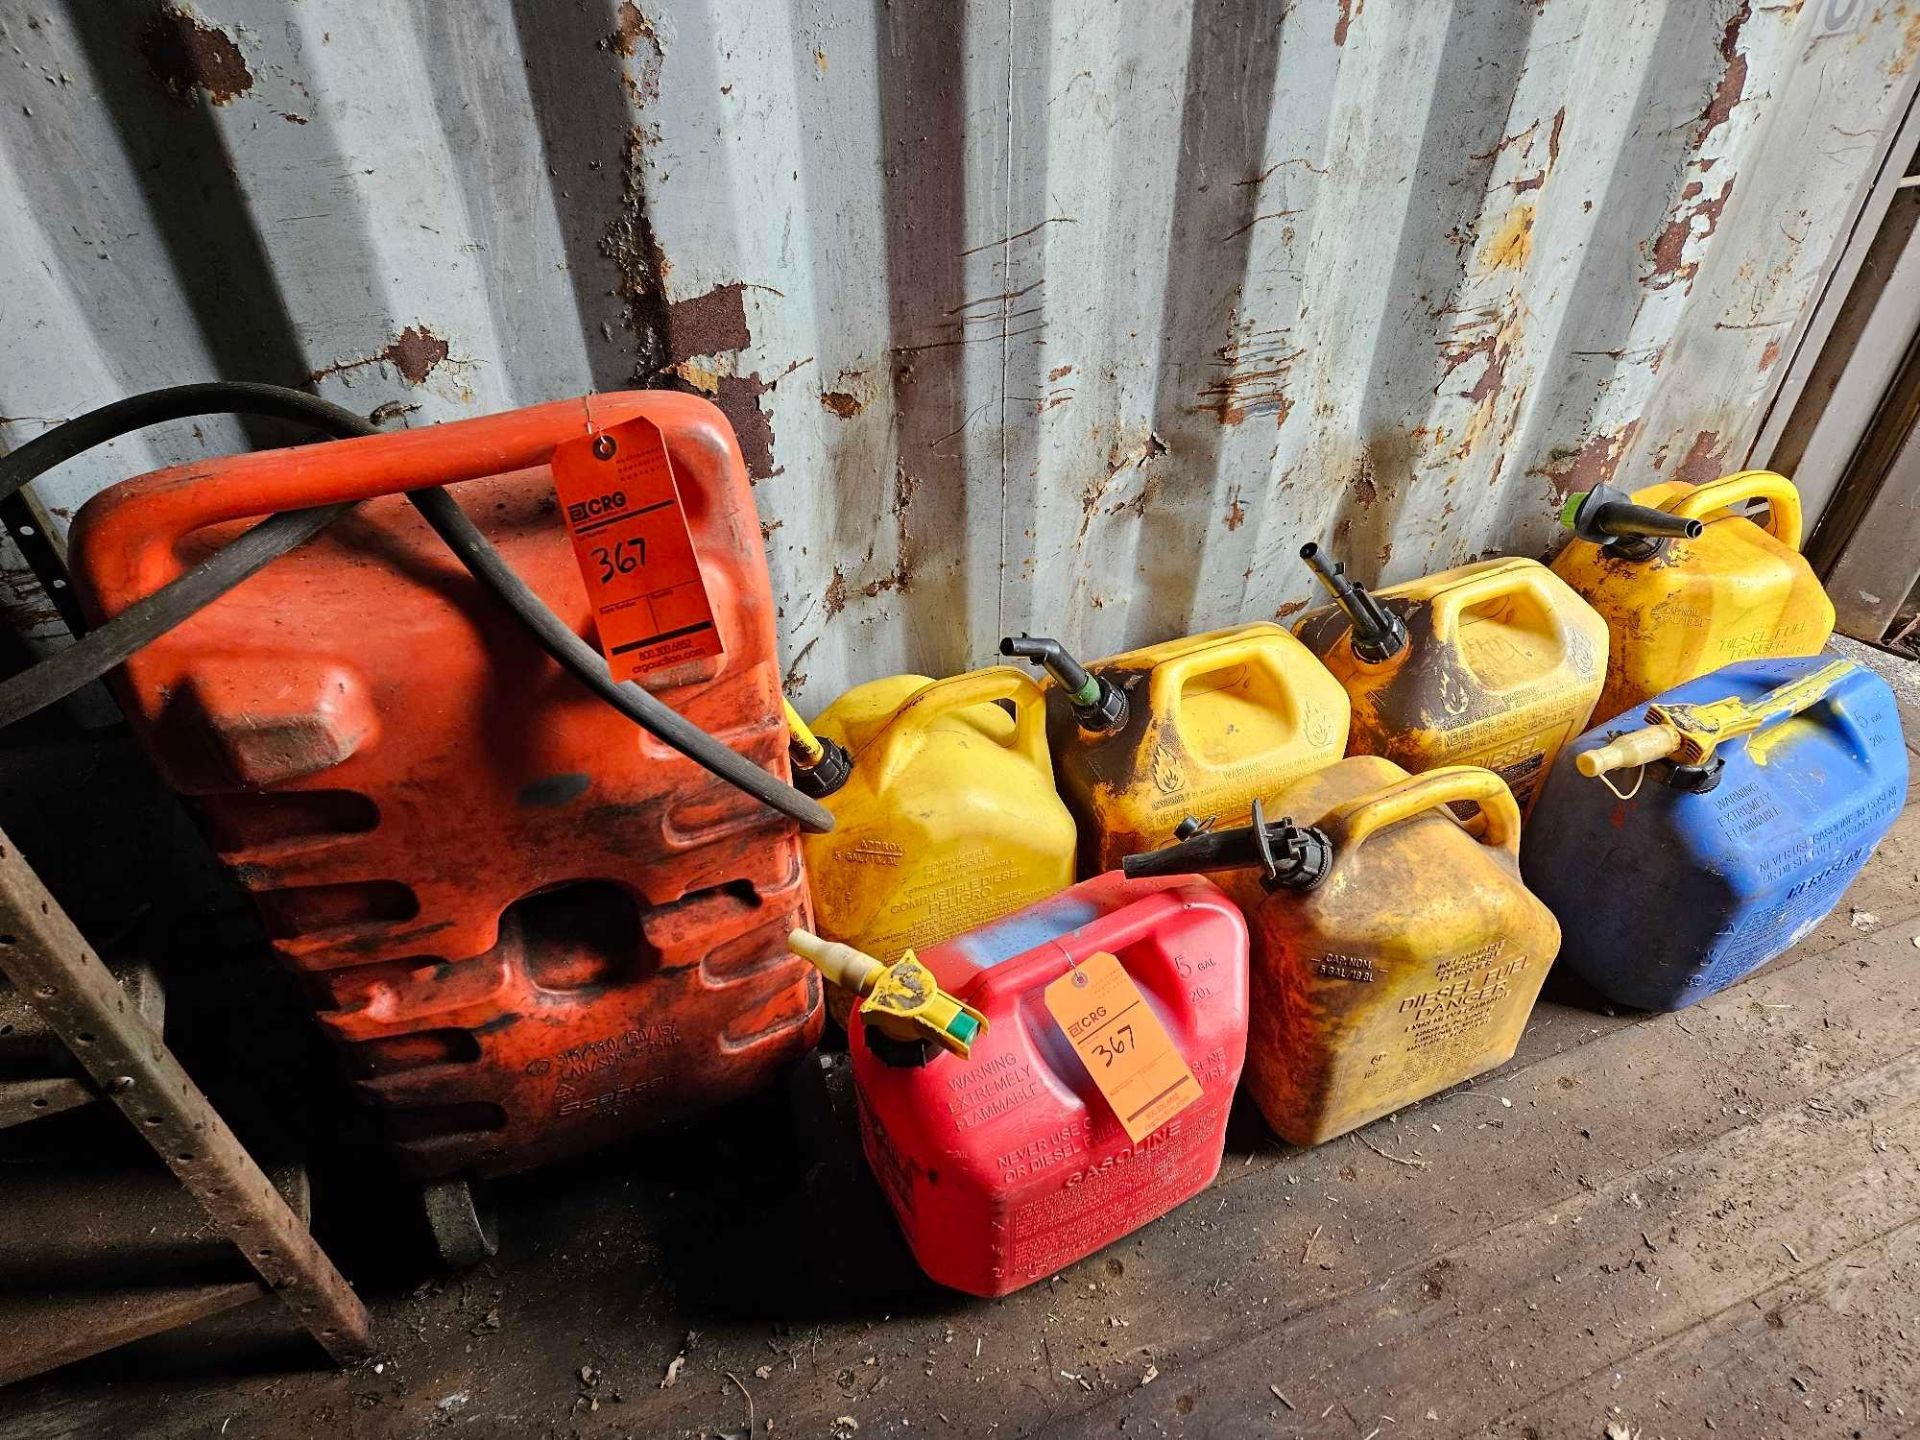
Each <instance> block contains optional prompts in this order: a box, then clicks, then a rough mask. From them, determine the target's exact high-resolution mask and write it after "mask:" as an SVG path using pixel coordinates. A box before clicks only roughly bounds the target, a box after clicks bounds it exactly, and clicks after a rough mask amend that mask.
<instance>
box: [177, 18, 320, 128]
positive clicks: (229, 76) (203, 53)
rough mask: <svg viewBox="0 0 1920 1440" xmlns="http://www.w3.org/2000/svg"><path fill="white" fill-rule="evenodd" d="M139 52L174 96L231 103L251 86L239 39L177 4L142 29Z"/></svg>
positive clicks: (251, 79)
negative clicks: (200, 96) (204, 97)
mask: <svg viewBox="0 0 1920 1440" xmlns="http://www.w3.org/2000/svg"><path fill="white" fill-rule="evenodd" d="M140 54H141V56H142V58H143V59H145V60H146V62H147V68H148V69H149V70H150V71H152V72H153V76H154V78H155V79H156V80H158V81H159V82H160V83H161V84H162V85H164V86H166V88H167V92H168V93H169V94H170V95H172V96H173V97H174V98H175V99H176V100H192V99H193V97H194V96H195V95H196V94H199V95H204V96H206V97H207V99H208V100H210V101H211V102H213V103H214V104H215V105H231V104H232V103H233V102H234V101H235V100H236V99H238V98H239V97H240V96H242V95H244V94H246V93H247V92H248V91H249V90H251V89H252V88H253V71H252V70H251V69H249V68H248V66H247V57H246V56H245V55H243V54H241V53H240V46H239V43H238V42H237V41H235V40H234V38H233V37H232V36H231V35H229V34H227V32H226V31H224V30H220V29H216V28H215V27H214V26H212V25H208V24H206V23H205V22H203V21H201V20H198V19H196V18H195V17H193V16H192V15H189V14H188V13H187V12H186V11H185V10H181V9H178V8H176V7H172V6H169V7H168V8H166V9H164V10H162V11H160V12H159V13H158V14H156V15H155V16H154V17H153V19H152V20H151V21H150V22H149V23H148V25H147V28H146V29H145V30H144V31H142V32H141V35H140ZM290 118H291V117H290ZM301 123H302V124H304V123H306V122H304V121H302V122H301Z"/></svg>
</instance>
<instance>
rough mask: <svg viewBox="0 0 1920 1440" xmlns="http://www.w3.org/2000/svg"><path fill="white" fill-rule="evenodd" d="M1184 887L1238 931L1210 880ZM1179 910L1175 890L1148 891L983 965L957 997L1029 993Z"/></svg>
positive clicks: (1230, 908) (1142, 935)
mask: <svg viewBox="0 0 1920 1440" xmlns="http://www.w3.org/2000/svg"><path fill="white" fill-rule="evenodd" d="M1188 887H1195V888H1199V889H1202V890H1206V891H1212V893H1214V894H1215V895H1220V904H1221V907H1222V908H1223V911H1225V912H1227V913H1230V914H1232V915H1233V917H1234V918H1236V919H1238V920H1240V921H1241V924H1242V926H1243V927H1244V925H1245V923H1246V922H1245V917H1244V916H1242V915H1241V914H1240V911H1239V910H1238V909H1237V908H1236V907H1235V906H1234V905H1233V904H1232V903H1231V902H1230V901H1228V900H1227V899H1226V897H1225V896H1224V895H1221V893H1220V891H1219V890H1218V889H1217V888H1216V887H1215V886H1214V885H1213V883H1212V882H1211V881H1209V880H1206V879H1203V878H1201V877H1200V876H1197V875H1190V876H1186V877H1183V881H1182V885H1181V887H1180V888H1181V889H1185V888H1188ZM1042 903H1043V904H1044V903H1045V902H1042ZM1185 907H1186V899H1185V897H1183V896H1182V895H1181V894H1180V893H1179V890H1175V889H1169V890H1154V891H1150V892H1149V893H1147V894H1145V895H1142V896H1141V897H1140V898H1139V899H1137V900H1134V901H1131V902H1130V903H1128V904H1126V905H1123V906H1121V907H1120V908H1119V909H1118V910H1109V911H1107V912H1106V913H1105V914H1103V915H1099V916H1096V917H1095V918H1094V919H1092V920H1089V921H1088V922H1087V923H1086V924H1085V925H1082V926H1080V927H1079V928H1078V929H1075V930H1069V931H1067V932H1066V933H1065V934H1064V935H1057V936H1055V937H1054V938H1053V939H1052V940H1050V941H1046V942H1043V943H1042V944H1040V945H1037V946H1035V947H1034V953H1032V954H1030V955H1028V956H1026V957H1025V958H1024V959H1019V960H1013V961H1009V962H1008V963H1006V964H1002V965H992V966H989V967H988V968H987V969H985V970H982V971H981V972H980V974H979V976H978V978H976V979H975V980H974V981H973V983H972V984H971V985H969V986H967V987H966V989H965V991H963V992H962V993H963V994H964V995H965V997H966V998H967V1000H968V1001H969V1002H972V1003H978V1002H980V1001H982V1000H984V999H985V998H986V997H987V996H989V995H1018V994H1020V993H1021V992H1023V991H1025V990H1028V989H1030V988H1031V987H1032V985H1033V982H1034V980H1035V979H1036V978H1037V977H1038V976H1040V975H1053V974H1058V973H1059V972H1060V969H1061V967H1062V965H1063V964H1068V963H1071V964H1075V965H1077V964H1079V963H1080V962H1081V961H1082V960H1085V959H1087V958H1088V957H1089V956H1091V955H1097V954H1099V953H1100V952H1101V951H1105V952H1106V953H1107V954H1109V955H1121V954H1122V952H1124V951H1125V950H1126V949H1127V947H1128V946H1130V945H1134V944H1137V943H1138V942H1140V941H1141V940H1144V939H1146V938H1147V937H1148V936H1150V935H1152V934H1153V933H1154V931H1155V930H1156V929H1158V928H1159V927H1160V926H1162V925H1164V924H1166V922H1167V920H1168V918H1169V917H1170V916H1173V915H1175V914H1178V913H1179V912H1180V911H1181V910H1182V909H1184V908H1185Z"/></svg>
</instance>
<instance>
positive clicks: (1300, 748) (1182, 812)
mask: <svg viewBox="0 0 1920 1440" xmlns="http://www.w3.org/2000/svg"><path fill="white" fill-rule="evenodd" d="M1000 651H1001V653H1002V654H1003V655H1019V656H1023V657H1024V658H1026V659H1028V660H1031V661H1033V662H1034V663H1036V664H1040V665H1044V666H1045V667H1046V668H1047V671H1048V673H1049V675H1050V676H1051V683H1050V684H1049V685H1048V687H1047V730H1048V734H1049V736H1050V738H1051V739H1052V742H1053V759H1054V766H1055V771H1056V774H1057V776H1058V780H1059V785H1060V793H1061V795H1062V796H1063V797H1065V799H1066V802H1067V806H1068V808H1069V809H1070V810H1071V811H1072V812H1073V817H1074V819H1075V820H1076V821H1077V822H1078V823H1079V827H1080V870H1081V874H1082V875H1084V876H1092V875H1098V874H1100V873H1102V872H1103V871H1107V870H1111V869H1113V868H1114V867H1115V866H1117V865H1118V864H1119V863H1120V860H1121V857H1122V856H1125V855H1130V854H1132V853H1133V852H1134V851H1136V850H1147V849H1151V848H1153V847H1154V846H1157V845H1164V844H1166V843H1167V842H1168V841H1169V840H1171V839H1172V838H1173V832H1174V827H1175V826H1177V825H1178V824H1179V823H1180V821H1181V819H1182V818H1183V817H1185V816H1188V815H1194V816H1202V817H1212V818H1213V819H1214V820H1215V821H1216V822H1217V823H1220V824H1226V825H1231V824H1235V823H1237V822H1239V821H1242V820H1244V819H1246V817H1247V813H1248V807H1249V806H1251V805H1252V803H1253V801H1254V800H1255V799H1256V798H1257V797H1259V796H1261V795H1270V794H1272V793H1273V792H1274V791H1276V790H1279V789H1282V788H1284V787H1285V786H1287V785H1289V784H1291V783H1292V782H1293V781H1294V780H1297V779H1298V778H1299V777H1300V776H1302V775H1305V774H1307V773H1309V772H1311V771H1313V770H1317V769H1319V768H1320V767H1321V766H1323V765H1330V764H1332V763H1333V762H1334V761H1335V760H1338V759H1339V758H1340V756H1341V754H1342V753H1344V750H1345V747H1346V743H1347V720H1348V710H1349V706H1348V704H1347V697H1346V692H1345V691H1343V690H1342V689H1341V688H1340V685H1339V682H1338V681H1336V680H1335V679H1334V678H1333V676H1331V675H1329V674H1328V673H1327V670H1326V667H1325V666H1323V665H1322V664H1321V663H1320V662H1319V661H1318V660H1315V659H1314V658H1313V656H1311V655H1309V654H1308V653H1307V652H1306V650H1305V648H1304V647H1302V646H1301V644H1300V642H1299V641H1297V640H1295V639H1294V638H1293V636H1291V635H1289V634H1288V633H1287V632H1286V631H1285V630H1284V629H1283V628H1281V627H1280V626H1278V625H1274V624H1271V623H1268V622H1266V621H1260V622H1257V623H1254V624H1250V625H1240V626H1236V627H1235V628H1233V629H1230V630H1214V631H1210V632H1208V633H1207V634H1204V635H1190V636H1187V637H1186V638H1185V639H1180V640H1169V641H1167V642H1166V643H1165V644H1161V645H1150V646H1148V647H1147V648H1145V649H1143V650H1132V651H1129V652H1128V653H1126V654H1124V655H1115V656H1113V657H1111V658H1110V659H1106V660H1099V661H1095V662H1094V663H1093V664H1092V665H1089V666H1085V667H1082V666H1081V665H1080V664H1079V663H1078V662H1076V661H1075V660H1074V659H1073V658H1072V656H1070V655H1068V654H1067V653H1066V651H1065V650H1064V649H1062V648H1061V646H1060V644H1059V643H1058V642H1057V641H1054V640H1046V639H1040V638H1037V637H1034V636H1028V635H1022V636H1018V637H1010V638H1008V639H1005V640H1002V641H1001V642H1000Z"/></svg>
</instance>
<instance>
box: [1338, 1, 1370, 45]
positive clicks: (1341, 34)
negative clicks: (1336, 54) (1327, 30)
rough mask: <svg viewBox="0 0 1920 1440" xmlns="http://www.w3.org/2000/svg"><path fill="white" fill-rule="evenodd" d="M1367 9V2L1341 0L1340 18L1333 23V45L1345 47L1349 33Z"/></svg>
mask: <svg viewBox="0 0 1920 1440" xmlns="http://www.w3.org/2000/svg"><path fill="white" fill-rule="evenodd" d="M1366 8H1367V0H1340V18H1339V19H1337V20H1335V21H1334V22H1333V43H1334V44H1335V45H1345V44H1346V43H1347V31H1348V29H1349V27H1351V26H1352V24H1353V22H1354V21H1356V20H1358V19H1359V18H1360V14H1361V12H1362V11H1363V10H1365V9H1366Z"/></svg>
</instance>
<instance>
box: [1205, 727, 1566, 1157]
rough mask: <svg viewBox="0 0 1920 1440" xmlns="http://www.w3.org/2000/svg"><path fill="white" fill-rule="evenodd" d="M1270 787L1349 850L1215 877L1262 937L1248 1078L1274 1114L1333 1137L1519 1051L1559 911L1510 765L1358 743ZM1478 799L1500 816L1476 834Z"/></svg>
mask: <svg viewBox="0 0 1920 1440" xmlns="http://www.w3.org/2000/svg"><path fill="white" fill-rule="evenodd" d="M1265 803H1266V805H1267V807H1268V809H1269V813H1271V814H1274V815H1279V814H1283V813H1284V814H1286V815H1289V816H1291V817H1292V818H1293V820H1294V822H1295V823H1296V824H1299V825H1314V826H1317V827H1319V828H1320V829H1321V830H1323V831H1324V832H1325V833H1326V835H1327V837H1328V839H1329V840H1330V841H1331V843H1332V849H1333V860H1332V864H1331V866H1330V867H1329V869H1328V871H1327V875H1326V878H1325V879H1324V880H1322V881H1321V882H1320V883H1319V884H1318V885H1316V886H1314V887H1313V888H1312V889H1309V890H1300V891H1293V890H1277V891H1274V892H1272V893H1269V892H1268V891H1267V890H1265V889H1264V888H1262V886H1261V884H1260V881H1259V879H1258V877H1257V875H1256V873H1255V872H1253V871H1248V870H1240V871H1232V872H1228V873H1227V874H1226V875H1223V876H1218V877H1216V878H1218V879H1220V880H1221V881H1222V883H1223V884H1224V886H1225V888H1226V890H1227V893H1228V894H1229V895H1230V896H1232V897H1233V899H1234V901H1235V902H1236V903H1238V904H1239V905H1240V907H1241V908H1242V909H1243V910H1244V911H1245V912H1246V916H1247V927H1248V931H1249V933H1250V935H1251V937H1252V946H1253V949H1252V959H1253V992H1252V1013H1251V1020H1250V1028H1249V1031H1248V1040H1247V1069H1246V1083H1247V1087H1248V1089H1249V1090H1250V1091H1251V1093H1252V1095H1253V1097H1254V1099H1255V1101H1256V1102H1257V1103H1258V1104H1259V1106H1260V1110H1261V1112H1262V1113H1263V1114H1264V1115H1265V1116H1266V1118H1267V1123H1268V1124H1270V1125H1271V1126H1272V1127H1273V1128H1274V1130H1275V1131H1277V1132H1278V1133H1279V1134H1280V1135H1282V1136H1284V1137H1285V1138H1286V1139H1288V1140H1289V1141H1291V1142H1292V1143H1294V1144H1296V1145H1318V1144H1319V1143H1320V1142H1321V1141H1323V1140H1330V1139H1332V1138H1333V1137H1334V1136H1336V1135H1344V1134H1345V1133H1346V1132H1347V1131H1349V1130H1353V1129H1357V1128H1358V1127H1360V1126H1362V1125H1365V1124H1367V1123H1368V1122H1369V1121H1372V1120H1377V1119H1379V1118H1380V1117H1381V1116H1382V1115H1386V1114H1389V1113H1391V1112H1392V1111H1394V1110H1397V1109H1399V1108H1400V1107H1401V1106H1403V1105H1409V1104H1411V1103H1412V1102H1414V1101H1415V1100H1419V1099H1421V1098H1422V1097H1424V1096H1427V1095H1432V1094H1435V1093H1437V1092H1438V1091H1441V1090H1445V1089H1446V1088H1448V1087H1449V1086H1451V1085H1457V1084H1459V1083H1460V1082H1461V1081H1463V1080H1466V1079H1468V1078H1470V1077H1472V1076H1474V1075H1478V1074H1480V1073H1481V1072H1482V1071H1484V1070H1490V1069H1492V1068H1493V1067H1494V1066H1496V1065H1499V1064H1502V1063H1504V1062H1505V1061H1506V1060H1507V1059H1508V1058H1510V1057H1511V1056H1512V1054H1513V1050H1514V1046H1515V1045H1516V1044H1518V1042H1519V1039H1520V1032H1521V1030H1522V1029H1523V1028H1524V1027H1525V1025H1526V1023H1527V1016H1528V1015H1529V1014H1531V1013H1532V1011H1533V1004H1534V1000H1535V999H1536V998H1537V997H1538V995H1539V993H1540V985H1541V982H1542V981H1543V980H1544V979H1545V978H1546V974H1547V968H1548V966H1550V965H1551V964H1552V963H1553V958H1554V956H1555V954H1556V953H1558V951H1559V948H1560V927H1559V925H1558V924H1557V923H1556V922H1555V921H1554V918H1553V916H1552V914H1551V913H1549V912H1548V910H1547V907H1546V906H1545V905H1543V904H1541V903H1540V901H1539V900H1537V899H1536V898H1534V896H1533V895H1532V893H1531V892H1529V891H1528V890H1527V888H1526V886H1525V885H1524V884H1523V883H1522V882H1521V879H1520V867H1519V860H1518V856H1519V848H1520V816H1519V810H1518V808H1517V807H1516V806H1515V804H1514V801H1513V797H1512V794H1511V792H1509V791H1508V790H1507V788H1506V787H1505V785H1504V784H1502V782H1501V781H1500V779H1499V777H1498V776H1496V775H1493V774H1492V773H1491V772H1489V771H1485V770H1481V769H1478V768H1475V767H1471V766H1455V767H1449V768H1446V769H1441V770H1436V771H1432V772H1429V773H1428V774H1426V775H1421V776H1415V777H1411V778H1409V777H1408V775H1407V773H1406V771H1404V770H1402V769H1401V768H1400V767H1399V766H1398V765H1395V764H1394V763H1393V762H1392V761H1389V760H1381V759H1378V758H1375V757H1373V756H1359V757H1355V758H1352V759H1348V760H1342V761H1341V762H1339V763H1338V764H1336V765H1333V766H1330V767H1329V768H1327V769H1325V770H1322V771H1320V772H1319V773H1318V774H1316V775H1310V776H1308V777H1307V778H1306V779H1305V780H1302V781H1300V782H1299V783H1298V784H1296V785H1294V786H1292V787H1291V788H1290V789H1288V790H1286V791H1285V792H1283V793H1282V794H1280V795H1277V796H1274V797H1272V798H1270V799H1269V800H1267V801H1266V802H1265ZM1462 805H1475V806H1478V807H1479V808H1480V810H1481V811H1482V812H1483V814H1484V815H1485V817H1486V820H1485V823H1484V825H1483V826H1482V829H1481V834H1480V837H1479V838H1478V839H1476V838H1475V837H1474V836H1473V835H1471V834H1469V833H1468V831H1467V830H1466V829H1465V828H1464V827H1463V826H1462V825H1461V824H1460V823H1459V822H1458V821H1457V820H1455V819H1454V818H1453V815H1452V814H1451V813H1449V809H1448V807H1449V806H1455V807H1457V806H1462Z"/></svg>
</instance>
